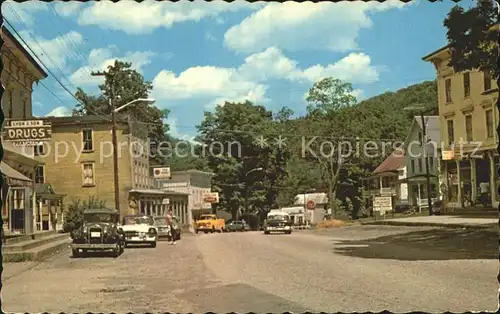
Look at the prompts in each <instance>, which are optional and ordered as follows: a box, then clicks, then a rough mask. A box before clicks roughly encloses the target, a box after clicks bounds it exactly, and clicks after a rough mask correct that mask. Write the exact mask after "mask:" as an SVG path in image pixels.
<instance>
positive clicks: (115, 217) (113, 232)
mask: <svg viewBox="0 0 500 314" xmlns="http://www.w3.org/2000/svg"><path fill="white" fill-rule="evenodd" d="M118 222H119V213H118V211H117V210H114V209H108V208H99V209H86V210H85V211H84V212H83V225H82V226H81V227H80V228H79V229H77V230H73V231H72V232H71V238H72V240H73V241H72V244H71V249H72V253H73V257H83V256H84V255H85V254H86V253H87V251H107V250H110V251H112V252H113V255H114V256H115V257H118V256H120V254H122V253H123V251H124V247H125V234H124V232H123V230H122V229H121V228H120V226H119V225H118Z"/></svg>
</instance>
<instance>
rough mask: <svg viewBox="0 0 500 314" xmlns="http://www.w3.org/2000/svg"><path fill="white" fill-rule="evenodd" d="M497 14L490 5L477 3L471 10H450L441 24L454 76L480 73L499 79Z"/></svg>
mask: <svg viewBox="0 0 500 314" xmlns="http://www.w3.org/2000/svg"><path fill="white" fill-rule="evenodd" d="M497 20H498V12H497V9H496V8H495V6H494V3H493V1H490V0H479V1H478V2H477V5H476V6H475V7H473V8H470V9H468V10H465V9H464V8H462V7H460V6H458V5H457V6H455V7H453V8H452V9H451V10H450V12H449V13H448V16H447V17H446V19H445V20H444V23H443V24H444V26H445V27H446V28H447V33H446V36H447V38H448V42H449V45H450V48H451V60H450V65H451V66H452V67H453V69H454V70H455V71H456V72H462V71H467V70H473V69H479V70H481V71H490V73H491V74H492V75H493V77H495V78H496V77H497V76H498V66H497V58H498V49H497V47H498V44H497V42H498V25H496V26H495V24H496V23H498V22H497Z"/></svg>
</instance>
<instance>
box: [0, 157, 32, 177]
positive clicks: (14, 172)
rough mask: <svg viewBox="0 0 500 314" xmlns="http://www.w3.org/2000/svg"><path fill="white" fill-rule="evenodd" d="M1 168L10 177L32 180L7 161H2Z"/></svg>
mask: <svg viewBox="0 0 500 314" xmlns="http://www.w3.org/2000/svg"><path fill="white" fill-rule="evenodd" d="M0 170H1V171H2V174H4V175H5V176H6V177H8V178H11V179H16V180H20V181H26V182H32V180H31V179H30V178H28V177H27V176H25V175H24V174H22V173H20V172H19V171H17V170H16V169H14V168H12V167H11V166H9V165H7V164H6V163H5V162H2V163H0Z"/></svg>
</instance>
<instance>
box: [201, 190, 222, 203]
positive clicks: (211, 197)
mask: <svg viewBox="0 0 500 314" xmlns="http://www.w3.org/2000/svg"><path fill="white" fill-rule="evenodd" d="M203 202H204V203H210V204H213V203H218V202H219V193H218V192H211V193H205V194H204V195H203Z"/></svg>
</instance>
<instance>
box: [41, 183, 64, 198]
mask: <svg viewBox="0 0 500 314" xmlns="http://www.w3.org/2000/svg"><path fill="white" fill-rule="evenodd" d="M35 193H36V196H37V197H40V198H43V199H47V200H60V199H62V198H64V196H65V195H63V194H57V193H56V192H54V189H53V188H52V185H50V184H49V183H42V184H35Z"/></svg>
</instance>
